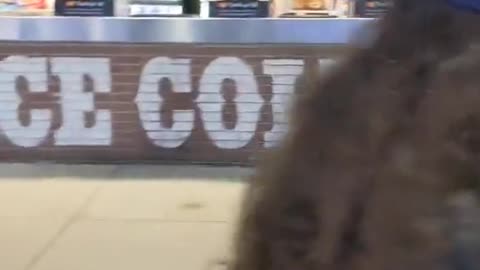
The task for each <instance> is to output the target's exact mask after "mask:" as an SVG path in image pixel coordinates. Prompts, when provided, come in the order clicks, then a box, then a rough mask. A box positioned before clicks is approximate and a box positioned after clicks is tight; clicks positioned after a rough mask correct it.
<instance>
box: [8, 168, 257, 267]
mask: <svg viewBox="0 0 480 270" xmlns="http://www.w3.org/2000/svg"><path fill="white" fill-rule="evenodd" d="M250 173H251V170H250V169H244V168H209V167H195V166H128V165H127V166H86V165H73V166H62V165H0V269H1V270H109V269H115V270H162V269H165V270H209V269H212V270H213V269H221V265H219V264H217V263H218V262H221V261H222V260H223V259H225V257H227V256H228V252H229V249H230V244H231V236H232V232H233V227H234V226H233V224H234V223H235V218H236V216H237V213H238V209H239V201H240V198H241V195H242V190H243V187H244V184H243V183H242V182H241V181H240V180H241V178H243V177H245V176H247V175H249V174H250Z"/></svg>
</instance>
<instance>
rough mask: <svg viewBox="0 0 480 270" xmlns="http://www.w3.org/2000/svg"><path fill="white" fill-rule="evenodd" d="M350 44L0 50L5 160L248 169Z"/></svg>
mask: <svg viewBox="0 0 480 270" xmlns="http://www.w3.org/2000/svg"><path fill="white" fill-rule="evenodd" d="M342 54H344V49H342V48H326V47H306V46H305V47H298V46H297V47H289V46H261V47H259V46H250V47H245V46H194V45H162V44H153V45H139V44H63V43H62V44H60V43H55V44H47V43H0V160H1V161H27V162H29V161H44V160H53V161H59V162H85V161H87V162H145V161H159V162H164V161H182V162H207V163H249V162H251V161H252V159H254V157H255V154H256V153H258V151H262V150H264V149H266V148H268V147H271V146H273V145H274V144H275V142H277V141H278V139H280V138H281V136H282V134H284V133H285V131H286V129H287V126H286V123H285V120H286V119H285V112H286V111H287V110H288V104H289V101H290V100H291V98H292V94H293V90H294V84H295V81H296V78H297V77H298V75H299V74H301V73H302V71H304V70H305V69H308V68H314V67H315V66H318V67H319V68H320V70H321V71H322V70H325V69H327V68H328V66H329V65H330V64H331V63H332V61H335V59H338V58H339V57H341V56H342Z"/></svg>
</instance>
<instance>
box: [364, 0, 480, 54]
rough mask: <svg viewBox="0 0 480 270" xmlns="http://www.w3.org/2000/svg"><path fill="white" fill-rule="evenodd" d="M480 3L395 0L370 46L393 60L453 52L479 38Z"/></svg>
mask: <svg viewBox="0 0 480 270" xmlns="http://www.w3.org/2000/svg"><path fill="white" fill-rule="evenodd" d="M479 3H480V1H478V0H395V1H394V5H393V7H392V8H391V10H390V11H389V12H388V13H387V14H386V16H385V17H384V18H383V19H382V20H381V21H380V24H379V28H378V30H379V33H378V36H377V39H376V42H374V45H373V47H372V49H373V50H377V51H380V52H383V53H386V54H387V55H388V57H390V58H393V59H394V60H399V59H400V60H405V59H408V58H409V57H415V56H418V55H422V56H423V57H434V58H438V57H444V56H446V57H449V56H451V55H452V54H456V53H458V52H459V51H462V50H463V49H464V48H465V47H467V46H468V45H469V43H470V42H472V41H473V40H476V39H478V38H480V31H479V30H477V29H478V23H480V14H478V13H479V12H480V7H478V6H479V5H480V4H479ZM477 14H478V15H477ZM425 52H427V53H425Z"/></svg>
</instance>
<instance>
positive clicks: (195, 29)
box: [0, 17, 371, 45]
mask: <svg viewBox="0 0 480 270" xmlns="http://www.w3.org/2000/svg"><path fill="white" fill-rule="evenodd" d="M369 22H371V20H370V19H356V18H351V19H196V18H62V17H0V41H22V42H111V43H189V44H191V43H195V44H312V45H313V44H332V45H334V44H345V43H347V42H350V41H351V38H352V35H353V34H354V33H355V32H356V31H357V30H358V29H360V28H362V27H364V26H365V24H368V23H369Z"/></svg>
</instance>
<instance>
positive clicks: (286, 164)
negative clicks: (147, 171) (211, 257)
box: [232, 0, 480, 270]
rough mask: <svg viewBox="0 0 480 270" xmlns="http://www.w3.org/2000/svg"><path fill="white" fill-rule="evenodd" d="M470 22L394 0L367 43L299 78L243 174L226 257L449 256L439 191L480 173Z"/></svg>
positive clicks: (348, 259) (479, 57)
mask: <svg viewBox="0 0 480 270" xmlns="http://www.w3.org/2000/svg"><path fill="white" fill-rule="evenodd" d="M478 23H480V18H477V17H476V16H474V15H471V14H466V13H463V12H460V11H456V10H454V9H452V8H450V7H449V6H448V5H447V4H446V3H445V1H444V0H421V1H420V0H398V1H396V2H395V5H394V7H393V8H392V10H391V11H390V12H389V13H388V14H387V15H386V16H385V17H384V18H383V19H382V20H380V22H379V23H378V24H377V26H376V27H378V29H377V31H376V32H377V33H378V35H377V37H376V38H375V40H374V41H373V42H372V44H370V46H369V47H368V48H363V49H358V50H356V51H355V52H354V53H353V54H352V55H351V56H350V57H349V58H348V60H346V61H344V62H343V63H341V64H340V65H339V66H337V67H336V69H335V70H334V72H332V73H331V74H330V75H329V76H328V77H327V78H323V79H322V80H319V81H317V80H316V79H315V78H312V77H308V78H307V79H308V81H307V82H306V83H303V84H301V85H302V87H304V88H306V89H302V90H303V91H302V92H303V93H304V94H303V95H302V96H301V97H300V98H299V99H298V100H297V102H296V104H295V106H294V112H293V114H292V117H291V121H290V130H289V133H288V135H287V136H286V138H285V139H284V140H283V142H282V143H281V144H280V145H279V146H278V148H277V149H274V150H272V151H271V152H270V153H268V154H267V155H268V156H267V157H265V159H264V160H263V162H262V164H260V165H259V166H258V168H257V171H256V173H255V175H254V176H253V178H252V179H251V183H250V186H249V190H248V192H247V194H246V196H245V201H244V204H243V212H242V215H241V222H240V224H239V231H238V234H237V235H236V240H235V247H236V249H235V259H234V262H233V264H232V270H297V269H298V270H300V269H301V270H337V269H349V270H350V269H351V270H355V269H368V270H377V269H378V270H395V269H399V270H400V269H402V270H404V269H411V270H417V269H418V270H420V269H422V270H426V269H451V268H448V267H450V266H451V264H449V260H448V258H449V254H450V253H451V250H452V241H451V237H450V236H449V235H448V234H447V231H446V229H447V227H446V226H444V225H445V224H446V222H445V221H446V219H445V217H446V216H447V213H448V211H447V210H448V208H447V205H446V203H445V202H446V200H447V198H448V197H449V196H450V195H451V194H454V193H455V192H457V191H459V190H462V189H469V188H472V186H475V185H477V186H478V183H476V182H475V181H476V180H475V181H471V180H465V181H463V180H458V179H478V177H479V176H480V172H479V171H478V169H475V166H474V162H473V161H474V160H475V154H476V153H477V152H478V153H480V132H479V131H478V130H480V114H478V113H477V112H479V113H480V109H478V108H480V106H478V105H479V104H480V99H479V98H478V97H480V94H478V93H477V92H478V91H475V87H476V86H479V85H480V78H478V77H479V76H476V75H475V74H474V73H473V72H472V70H479V69H478V67H480V53H479V51H477V50H476V49H472V47H473V46H474V45H475V44H476V42H477V40H478V38H480V33H479V32H478V31H479V30H477V29H475V28H478V27H475V25H477V26H478ZM467 78H468V79H467ZM477 80H478V81H477ZM472 89H473V90H472ZM458 96H461V97H462V98H460V99H459V100H456V101H454V102H452V100H455V98H457V97H458ZM477 96H478V97H477ZM477 115H478V116H479V117H476V116H477ZM477 127H478V128H479V129H478V130H476V128H477ZM466 134H468V135H466ZM477 140H478V141H477ZM477 144H478V145H477ZM472 183H474V184H472Z"/></svg>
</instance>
